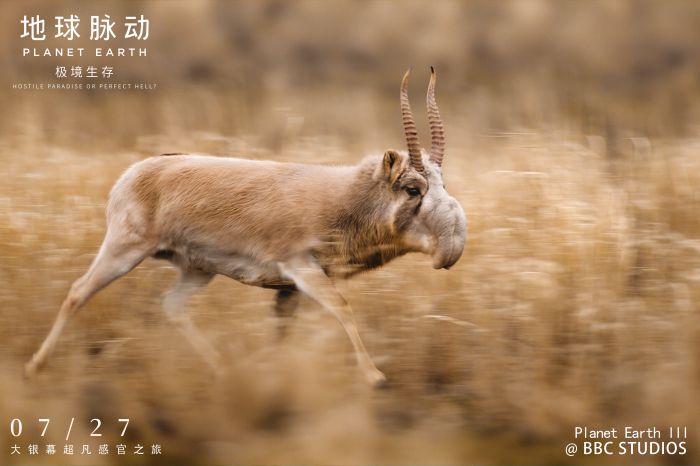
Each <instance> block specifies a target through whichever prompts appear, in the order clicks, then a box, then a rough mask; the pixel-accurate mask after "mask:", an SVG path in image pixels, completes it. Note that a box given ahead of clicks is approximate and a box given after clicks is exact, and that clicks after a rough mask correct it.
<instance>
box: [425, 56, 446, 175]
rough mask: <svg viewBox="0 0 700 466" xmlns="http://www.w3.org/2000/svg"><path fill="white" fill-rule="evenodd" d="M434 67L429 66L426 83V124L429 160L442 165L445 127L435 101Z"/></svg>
mask: <svg viewBox="0 0 700 466" xmlns="http://www.w3.org/2000/svg"><path fill="white" fill-rule="evenodd" d="M436 80H437V76H436V75H435V68H433V67H432V66H431V67H430V83H429V84H428V97H427V101H428V125H430V142H431V144H432V145H431V148H430V160H432V161H433V162H435V163H436V164H438V166H442V158H443V157H444V156H445V129H444V128H443V126H442V118H440V111H439V110H438V106H437V102H436V101H435V81H436Z"/></svg>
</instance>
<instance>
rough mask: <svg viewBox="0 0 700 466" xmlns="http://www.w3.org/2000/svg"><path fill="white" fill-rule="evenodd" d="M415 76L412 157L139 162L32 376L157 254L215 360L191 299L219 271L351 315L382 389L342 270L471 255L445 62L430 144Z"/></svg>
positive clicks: (122, 183)
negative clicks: (446, 172) (445, 93)
mask: <svg viewBox="0 0 700 466" xmlns="http://www.w3.org/2000/svg"><path fill="white" fill-rule="evenodd" d="M409 72H410V70H409V71H407V72H406V74H405V75H404V77H403V80H402V82H401V93H400V101H401V113H402V118H403V127H404V131H405V135H406V141H407V145H408V154H405V153H399V152H396V151H393V150H387V151H386V152H385V153H384V155H383V156H379V157H376V156H375V157H367V158H365V159H364V160H362V161H361V162H360V163H359V164H357V165H354V166H322V165H310V164H300V163H279V162H271V161H255V160H244V159H236V158H222V157H213V156H199V155H171V156H158V157H151V158H148V159H146V160H143V161H141V162H138V163H136V164H134V165H132V166H131V167H130V168H128V169H127V170H126V172H124V174H123V175H122V176H121V177H120V178H119V180H118V181H117V182H116V184H115V185H114V187H113V188H112V191H111V193H110V196H109V202H108V204H107V232H106V235H105V238H104V241H103V243H102V246H101V247H100V250H99V252H98V254H97V256H96V257H95V259H94V261H93V263H92V265H91V266H90V268H89V270H88V271H87V273H86V274H85V275H83V276H82V277H81V278H79V279H78V280H77V281H75V283H73V285H72V286H71V288H70V292H69V293H68V296H67V297H66V299H65V300H64V302H63V304H62V305H61V308H60V310H59V312H58V316H57V318H56V321H55V323H54V325H53V327H52V328H51V331H50V332H49V334H48V336H47V337H46V339H45V340H44V342H43V344H42V345H41V347H40V349H39V350H38V351H37V352H36V353H35V354H34V356H33V357H32V359H31V361H29V362H28V363H27V366H26V372H27V374H29V375H31V374H33V373H35V372H36V371H37V370H38V369H39V368H40V367H41V366H42V365H43V364H44V363H45V362H46V360H47V358H48V357H49V355H50V354H51V352H52V351H53V349H54V347H55V345H56V341H57V339H58V337H59V335H60V333H61V331H62V330H63V328H64V327H65V325H66V323H67V322H68V320H69V319H70V318H71V316H72V315H73V314H75V312H76V311H77V310H78V309H79V308H80V307H81V306H82V305H83V304H85V302H86V301H87V300H88V299H89V298H90V297H91V296H92V295H94V294H95V293H96V292H97V291H99V290H100V289H102V288H104V287H105V286H107V285H108V284H109V283H111V282H112V281H114V280H116V279H117V278H119V277H121V276H122V275H124V274H126V273H127V272H129V271H130V270H132V269H133V268H134V267H136V266H137V265H138V264H139V263H140V262H141V261H142V260H144V259H145V258H146V257H155V258H162V259H167V260H169V261H170V262H171V263H172V264H173V265H174V266H175V267H176V268H177V269H178V270H179V277H178V279H177V281H176V283H175V285H174V287H173V288H172V289H171V290H170V291H169V292H167V293H166V295H165V298H164V303H163V304H164V308H165V312H166V314H167V316H168V317H169V318H170V319H171V320H173V321H174V322H175V323H176V324H177V326H178V328H179V329H180V330H181V331H182V333H183V334H184V336H185V337H186V338H187V340H189V342H190V343H191V344H192V346H193V347H194V348H195V349H196V350H197V351H198V352H199V353H200V354H201V355H202V356H203V357H204V359H205V360H206V362H207V363H209V364H210V365H211V366H212V367H214V368H220V367H222V366H221V362H220V357H219V354H218V353H217V352H216V350H215V349H214V348H213V347H212V346H211V345H210V344H209V342H208V341H207V340H206V338H205V337H203V336H202V335H201V333H200V332H199V331H198V330H197V329H196V328H195V327H194V325H193V324H192V321H191V320H190V318H189V316H188V314H187V313H186V310H185V307H184V306H185V302H186V301H187V299H188V298H189V297H190V296H191V295H192V294H193V293H194V292H195V291H197V290H198V289H200V288H202V287H203V286H205V285H206V284H207V283H209V281H210V280H211V279H212V277H213V276H214V275H216V274H221V275H226V276H228V277H231V278H233V279H235V280H238V281H239V282H242V283H245V284H248V285H256V286H261V287H264V288H272V289H276V290H277V297H276V304H275V310H276V312H277V314H278V315H280V316H284V315H289V314H290V313H292V312H293V311H294V308H295V307H296V306H297V301H298V297H299V296H298V295H299V292H300V291H301V292H303V293H306V294H307V295H308V296H310V297H311V298H312V299H314V300H316V301H317V302H318V303H320V304H321V305H322V306H323V307H324V308H325V309H327V310H328V311H329V312H330V313H332V314H333V315H334V316H335V317H336V318H337V319H338V320H339V321H340V323H341V324H342V326H343V327H344V329H345V331H346V333H347V335H348V337H349V338H350V341H351V342H352V344H353V346H354V349H355V354H356V356H357V361H358V364H359V367H360V369H361V370H362V371H363V373H364V375H365V376H366V377H367V379H368V380H369V382H370V383H371V384H373V385H381V384H383V383H384V381H385V380H386V379H385V377H384V374H382V373H381V372H380V371H379V370H378V369H377V368H376V367H375V365H374V363H373V362H372V360H371V359H370V357H369V355H368V354H367V352H366V350H365V348H364V345H363V344H362V340H361V339H360V336H359V334H358V332H357V328H356V325H355V320H354V318H353V314H352V310H351V309H350V307H349V306H348V304H347V302H346V301H345V300H344V299H343V297H342V296H341V295H340V294H339V293H338V291H337V290H336V288H335V287H334V285H333V281H332V278H345V277H349V276H351V275H353V274H355V273H357V272H360V271H363V270H369V269H373V268H376V267H379V266H381V265H383V264H386V263H387V262H389V261H391V260H392V259H394V258H395V257H398V256H401V255H403V254H406V253H408V252H422V253H425V254H429V255H431V256H432V262H433V267H434V268H436V269H442V268H444V269H448V268H449V267H450V266H452V265H453V264H454V263H455V262H457V260H458V259H459V258H460V256H461V255H462V251H463V249H464V241H465V236H466V219H465V216H464V211H463V210H462V207H461V206H460V204H459V203H458V202H457V201H456V200H455V199H454V198H453V197H451V196H450V195H449V194H448V193H447V191H446V190H445V186H444V184H443V180H442V162H443V156H444V153H445V139H444V131H443V125H442V120H441V118H440V113H439V111H438V107H437V104H436V101H435V80H436V77H435V71H434V70H433V69H432V67H431V76H430V83H429V85H428V93H427V105H428V121H429V125H430V134H431V142H432V147H431V150H430V152H426V151H423V150H422V149H421V147H420V144H419V142H418V136H417V131H416V125H415V123H414V120H413V116H412V113H411V108H410V104H409V101H408V75H409Z"/></svg>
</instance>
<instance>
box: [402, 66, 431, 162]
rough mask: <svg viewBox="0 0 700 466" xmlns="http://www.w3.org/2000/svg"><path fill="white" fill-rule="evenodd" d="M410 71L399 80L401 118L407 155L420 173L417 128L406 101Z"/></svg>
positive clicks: (421, 160)
mask: <svg viewBox="0 0 700 466" xmlns="http://www.w3.org/2000/svg"><path fill="white" fill-rule="evenodd" d="M410 73H411V69H410V68H409V69H408V70H406V74H404V75H403V79H402V80H401V118H402V120H403V130H404V133H406V144H408V155H409V157H410V159H411V165H413V168H415V169H416V170H417V171H419V172H420V173H425V170H424V168H423V159H422V158H421V153H420V143H419V142H418V130H417V129H416V122H415V121H413V114H412V113H411V104H410V103H409V102H408V75H409V74H410Z"/></svg>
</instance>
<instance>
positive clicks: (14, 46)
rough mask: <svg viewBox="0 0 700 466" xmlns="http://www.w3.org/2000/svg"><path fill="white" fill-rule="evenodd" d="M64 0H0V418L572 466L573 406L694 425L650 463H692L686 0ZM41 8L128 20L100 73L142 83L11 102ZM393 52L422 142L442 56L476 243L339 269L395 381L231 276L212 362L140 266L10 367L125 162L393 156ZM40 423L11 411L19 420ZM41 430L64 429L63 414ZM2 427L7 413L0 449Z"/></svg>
mask: <svg viewBox="0 0 700 466" xmlns="http://www.w3.org/2000/svg"><path fill="white" fill-rule="evenodd" d="M56 5H57V4H55V3H47V2H7V3H3V4H2V5H1V6H0V12H1V13H2V14H0V30H2V31H3V32H2V34H3V40H2V41H0V65H1V66H2V69H3V76H6V77H7V79H3V81H7V82H3V87H2V90H1V91H0V107H1V108H2V109H3V111H2V112H0V163H2V167H3V168H2V178H3V182H2V183H0V281H1V282H2V283H3V286H1V287H0V310H1V311H0V374H2V383H0V417H2V418H3V419H7V420H9V419H10V418H12V417H20V418H23V419H27V420H30V419H34V418H38V417H52V418H55V419H61V420H63V419H70V417H73V416H75V417H77V418H79V419H83V420H85V422H84V423H83V424H80V425H79V426H78V429H79V430H78V431H77V432H76V438H78V439H89V437H88V434H89V424H88V423H87V420H89V419H90V418H93V417H100V418H102V419H104V420H105V435H106V437H105V440H107V441H109V442H112V443H118V441H119V439H118V438H117V437H116V433H117V432H118V428H117V427H118V426H117V425H116V424H114V423H113V424H112V425H111V426H109V424H108V423H107V421H106V420H109V419H113V420H116V419H117V418H120V417H130V418H131V419H132V425H131V426H130V431H129V436H128V438H127V440H128V442H129V443H132V444H133V443H136V442H140V443H142V444H146V445H150V444H151V443H161V444H162V445H163V449H164V452H165V456H164V457H163V458H162V461H163V463H187V464H191V463H203V464H205V463H206V464H210V463H214V464H230V463H246V464H250V463H256V464H277V463H324V464H325V463H332V464H359V463H362V464H366V463H385V462H390V463H411V464H423V463H446V464H448V463H467V462H469V463H471V462H477V463H501V464H503V463H539V464H541V463H558V464H560V463H565V462H567V461H574V462H576V463H580V462H582V461H585V460H584V459H583V458H582V457H577V458H574V459H573V460H572V459H569V458H567V457H565V456H564V454H563V451H562V450H563V448H564V445H565V444H566V443H568V442H570V441H571V440H572V437H573V429H574V426H584V425H586V426H589V427H600V428H609V427H618V428H619V427H623V426H625V425H632V426H638V427H640V428H646V427H649V426H656V427H659V428H662V427H665V426H672V425H681V426H687V427H688V432H689V434H690V436H691V438H689V439H688V448H689V453H688V455H687V456H685V457H672V458H668V457H667V458H665V459H664V458H660V457H659V458H647V459H648V460H649V461H650V462H654V463H663V462H672V463H684V462H687V463H693V462H698V461H700V456H699V455H700V452H699V450H698V447H697V445H698V442H700V435H699V434H698V432H699V429H700V425H699V423H698V421H697V420H698V419H699V418H700V411H699V408H698V403H697V393H698V392H699V390H700V321H699V320H698V302H699V298H700V218H699V217H698V215H697V213H698V211H699V210H700V157H699V156H698V153H699V152H700V132H699V131H698V123H699V122H700V118H699V117H700V115H699V113H698V112H699V107H698V96H699V95H700V79H699V78H698V76H700V45H699V44H700V29H698V28H697V27H696V25H697V24H699V21H700V5H698V4H696V3H693V2H663V3H661V2H641V1H640V2H539V1H532V2H465V3H453V2H439V3H435V4H428V3H422V2H401V3H398V2H380V1H367V2H337V3H333V4H332V7H331V6H330V5H328V4H326V3H322V2H298V3H293V4H290V3H284V2H244V3H229V2H197V3H195V2H185V1H178V2H165V1H155V2H129V3H126V2H119V3H117V2H105V3H104V4H99V7H98V6H95V5H94V4H86V3H84V2H62V3H61V7H60V8H59V7H58V6H56ZM86 5H90V6H86ZM32 9H33V10H32ZM29 10H32V11H35V10H36V11H41V12H42V13H43V14H45V15H46V16H51V15H53V14H54V13H55V14H60V13H58V10H60V11H61V12H63V13H66V14H69V13H70V12H71V11H75V12H80V13H81V16H82V15H83V14H84V15H89V14H91V13H90V12H94V13H95V14H101V13H103V12H104V11H105V10H109V11H110V12H113V14H114V15H117V14H131V13H132V12H133V11H137V12H139V11H143V12H144V14H146V15H147V16H149V17H150V18H151V22H152V25H151V27H152V38H151V39H150V40H149V42H148V47H149V49H150V54H151V56H150V57H149V58H148V59H147V60H144V61H139V60H137V59H129V60H124V61H123V62H115V63H114V66H115V70H116V73H117V75H118V76H119V77H120V79H121V78H122V77H123V78H124V79H129V80H133V81H146V82H148V81H155V82H157V83H158V89H157V91H155V92H151V93H139V92H128V93H110V92H106V91H104V92H95V93H69V92H50V91H45V92H36V91H23V92H19V91H12V89H10V83H11V82H15V81H20V82H21V81H27V80H37V81H41V80H50V79H51V78H50V76H51V75H52V69H53V68H54V67H55V65H56V63H58V62H54V61H52V60H40V61H36V60H31V59H29V60H26V59H22V57H21V56H19V51H18V50H19V49H18V47H21V45H20V44H19V41H18V39H17V36H18V35H19V30H18V22H19V18H21V15H22V14H29ZM64 45H65V44H64ZM47 46H53V45H52V44H51V43H50V41H47ZM114 46H118V41H116V42H115V45H114ZM58 61H60V60H58ZM409 64H413V65H414V66H415V68H414V75H413V78H412V84H411V95H412V97H413V106H414V112H415V114H416V115H417V118H418V121H419V131H420V136H421V137H422V140H423V142H424V143H427V142H428V141H429V138H428V134H427V129H426V128H425V125H424V115H425V112H424V109H423V102H424V92H425V86H426V84H427V65H428V64H434V65H436V67H437V69H438V72H439V76H440V78H439V83H438V102H439V104H440V108H441V111H442V115H443V118H444V120H445V126H446V132H447V137H448V150H447V155H446V161H445V177H446V184H447V188H448V190H449V191H450V193H452V194H453V195H454V196H455V197H456V198H457V199H458V200H459V201H460V202H461V203H462V205H463V206H464V209H465V211H466V213H467V216H468V219H469V236H468V240H467V246H466V249H465V254H464V256H463V258H462V259H461V260H460V262H458V264H457V265H456V266H455V267H454V268H453V269H451V270H450V271H449V272H446V271H434V270H432V269H431V267H430V263H429V260H428V258H425V257H421V256H418V255H409V256H406V257H403V258H401V259H399V260H397V261H396V262H393V263H391V264H390V265H388V266H387V267H385V268H383V269H381V270H379V271H375V272H372V273H369V274H366V275H362V276H360V277H357V278H355V279H352V280H350V281H348V282H342V283H339V284H338V286H339V288H340V290H341V292H342V293H343V294H344V296H345V297H346V298H347V299H348V301H349V302H350V304H351V305H352V306H353V308H354V309H355V312H356V316H357V320H358V325H359V327H360V333H361V334H362V336H363V339H364V341H365V343H366V346H367V347H368V350H369V352H370V354H371V355H372V356H373V357H374V359H375V360H376V362H377V364H378V366H379V367H380V369H381V370H383V371H384V372H385V373H386V374H387V376H388V378H389V380H390V383H391V385H390V387H389V389H388V390H386V391H381V392H373V391H371V390H370V389H368V388H367V387H366V386H365V385H364V382H363V380H362V379H361V376H360V374H359V372H358V370H357V369H356V367H355V363H354V358H353V356H352V353H351V347H350V344H349V342H348V341H347V338H346V337H345V335H344V334H343V332H342V330H341V329H340V327H339V325H338V324H337V323H336V322H335V321H334V320H333V318H332V317H330V316H328V315H326V314H325V313H324V312H323V311H322V310H321V309H320V308H319V307H318V306H317V305H315V304H314V303H313V302H311V301H310V300H303V301H302V304H301V306H300V309H299V311H298V315H297V317H296V319H295V322H294V324H293V329H292V331H291V334H290V335H289V336H288V338H287V339H285V340H284V341H282V342H277V340H276V326H275V319H274V317H273V315H272V311H271V304H272V299H273V293H272V292H270V291H266V290H261V289H257V288H250V287H245V286H243V285H240V284H237V283H235V282H233V281H230V280H228V279H225V278H217V279H216V280H214V282H213V283H212V284H211V285H210V286H209V287H208V288H207V289H206V291H204V292H203V293H201V294H200V295H198V296H197V297H196V298H195V299H193V301H192V304H191V312H192V314H193V316H194V320H195V322H196V324H197V325H198V326H199V327H200V328H201V329H202V331H203V332H204V333H205V334H206V335H207V336H208V337H209V338H210V339H211V341H212V342H213V344H214V345H215V346H216V347H217V348H218V349H220V350H221V352H222V353H223V354H224V356H225V359H226V361H227V364H228V365H229V366H230V373H229V374H228V375H227V376H225V377H224V378H223V379H220V380H217V379H215V378H214V377H213V376H212V375H211V374H210V373H209V372H208V370H207V368H206V367H204V366H203V365H202V363H201V361H200V360H199V359H198V357H197V355H196V354H195V353H194V352H193V351H192V350H191V349H190V347H189V346H188V345H187V343H186V342H184V341H181V340H180V338H179V336H178V333H177V332H176V331H175V330H174V329H173V328H172V327H170V326H169V325H168V324H167V322H166V321H165V319H164V318H163V315H162V312H161V310H160V306H159V299H160V298H159V296H160V293H162V292H163V291H164V290H165V289H167V287H168V286H169V284H170V282H171V281H172V280H173V279H174V271H173V269H172V268H170V267H168V266H167V265H166V263H164V262H160V261H154V260H150V259H149V260H146V261H145V262H144V263H143V264H142V265H141V266H140V267H138V268H137V269H136V270H134V271H133V272H132V273H130V274H129V275H127V276H126V277H124V278H122V279H121V280H119V281H118V282H116V283H115V284H113V285H111V286H110V287H108V288H107V289H105V290H104V291H102V292H101V293H99V294H98V295H97V296H95V297H94V298H93V299H92V300H91V301H90V302H89V303H88V304H87V305H86V307H85V308H84V309H83V310H82V311H81V312H80V313H79V314H78V316H77V317H76V318H75V319H74V320H73V321H72V322H71V324H70V325H69V327H68V329H67V331H66V332H65V334H64V336H63V337H62V339H61V341H60V343H59V346H58V349H57V352H56V354H55V356H54V357H53V359H52V360H51V362H50V364H49V367H48V368H47V370H46V371H45V373H43V374H42V375H41V376H40V377H39V378H38V379H37V380H36V381H35V382H32V383H27V382H25V381H23V380H22V378H21V368H22V364H23V363H24V362H25V361H26V360H27V359H28V358H29V357H30V355H31V353H32V352H33V351H34V350H35V349H36V348H37V346H38V344H39V343H40V341H41V339H42V338H43V337H44V336H45V333H46V332H47V331H48V328H49V326H50V323H51V322H52V321H53V318H54V316H55V313H56V312H57V309H58V306H59V305H60V302H61V300H62V299H63V297H64V296H65V293H66V292H67V290H68V287H69V286H70V283H71V282H72V281H73V280H74V279H76V278H77V277H79V276H80V275H81V274H82V273H83V272H84V270H85V269H86V268H87V266H88V265H89V263H90V261H91V260H92V258H93V257H94V254H95V252H96V251H97V248H98V246H99V244H100V242H101V239H102V235H103V233H104V214H103V211H104V205H105V202H106V198H107V194H108V192H109V189H110V187H111V185H112V183H113V182H114V180H115V179H116V178H117V177H118V176H119V174H120V173H121V171H123V170H124V169H125V168H126V167H127V166H128V165H129V164H131V163H133V162H135V161H137V160H140V159H142V158H144V157H146V156H150V155H153V154H158V153H162V152H177V151H183V152H184V151H195V152H208V153H213V154H219V155H234V156H244V157H250V158H264V159H274V160H280V161H304V162H325V163H354V162H356V161H357V160H359V159H360V158H361V157H362V156H364V155H366V154H368V153H377V152H381V151H383V150H384V149H386V148H389V147H393V148H400V149H403V146H404V143H403V138H402V129H401V127H400V118H399V115H398V99H397V90H398V84H399V80H400V77H401V74H402V73H403V70H404V69H405V68H406V67H407V66H408V65H409ZM421 124H422V125H421ZM39 427H40V425H39V424H37V425H32V424H30V423H29V422H25V429H27V432H28V434H27V435H30V434H29V433H31V432H32V431H33V436H34V437H33V438H36V437H37V436H38V432H39V431H38V429H39ZM48 435H49V437H48V438H49V439H51V440H52V441H53V442H55V443H57V444H58V445H62V444H63V443H65V442H64V439H63V430H62V429H61V430H56V431H53V432H51V431H50V432H49V434H48ZM14 442H15V440H14V439H13V438H12V437H11V436H10V434H9V432H7V431H0V447H1V448H2V452H3V453H2V455H7V454H8V452H9V450H10V449H9V445H11V444H13V443H14ZM86 443H89V442H87V441H86ZM0 458H3V459H2V461H1V462H18V463H21V462H23V461H24V462H26V461H28V460H29V459H30V458H28V457H26V456H25V457H23V458H20V459H19V460H16V459H15V458H10V457H9V456H0ZM118 459H119V458H118V457H116V456H114V455H112V456H110V457H108V458H107V459H101V458H97V457H93V458H91V460H94V461H103V462H109V461H112V462H116V461H117V460H118ZM146 459H149V457H146ZM619 459H620V458H610V459H606V460H607V461H611V462H617V461H619ZM61 460H62V461H69V462H70V461H72V462H75V463H76V464H78V463H80V462H81V460H82V459H81V458H80V457H79V456H76V457H74V458H61ZM44 461H46V458H45V457H44ZM589 461H591V460H590V459H589ZM630 461H631V460H630ZM134 462H136V463H138V460H134Z"/></svg>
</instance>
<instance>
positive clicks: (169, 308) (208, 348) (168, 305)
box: [163, 270, 224, 375]
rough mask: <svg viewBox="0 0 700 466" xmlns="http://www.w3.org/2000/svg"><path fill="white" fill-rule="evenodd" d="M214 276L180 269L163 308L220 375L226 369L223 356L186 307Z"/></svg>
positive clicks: (165, 297)
mask: <svg viewBox="0 0 700 466" xmlns="http://www.w3.org/2000/svg"><path fill="white" fill-rule="evenodd" d="M212 278H213V275H211V274H207V273H202V272H196V271H192V270H180V275H179V277H178V279H177V281H176V282H175V285H173V287H172V288H171V289H170V290H169V291H168V292H166V293H165V295H164V298H163V309H164V310H165V314H166V315H167V317H168V319H169V320H170V321H171V322H172V323H173V324H174V325H175V326H176V327H177V329H178V330H179V331H180V333H182V335H183V336H184V337H185V339H186V340H187V341H188V342H189V343H190V345H192V348H194V350H195V351H196V352H197V353H198V354H199V355H200V356H201V357H202V359H204V361H205V362H206V363H207V364H208V365H209V367H211V368H212V370H213V371H214V372H215V373H216V374H217V375H220V374H222V373H223V370H224V369H223V368H224V366H223V364H222V362H221V356H220V355H219V353H218V352H217V351H216V349H214V347H213V346H212V345H211V344H210V343H209V341H208V340H207V339H206V337H205V336H204V335H202V333H201V332H200V331H199V329H198V328H197V327H196V326H195V325H194V323H193V322H192V319H191V318H190V315H189V314H188V313H187V309H186V304H187V301H188V300H189V298H190V297H191V296H192V295H193V294H195V293H196V292H197V291H198V290H200V289H201V288H203V287H204V286H206V285H207V284H208V283H209V282H210V281H211V279H212Z"/></svg>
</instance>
